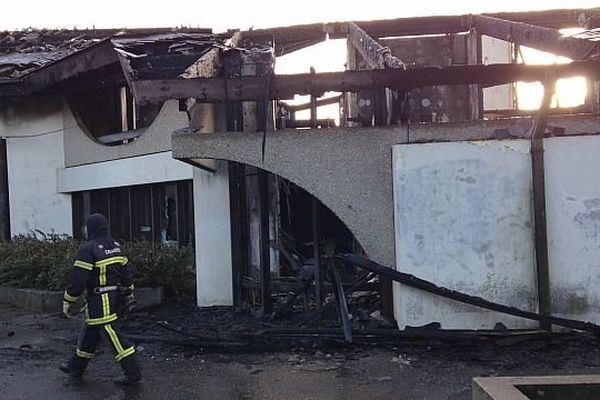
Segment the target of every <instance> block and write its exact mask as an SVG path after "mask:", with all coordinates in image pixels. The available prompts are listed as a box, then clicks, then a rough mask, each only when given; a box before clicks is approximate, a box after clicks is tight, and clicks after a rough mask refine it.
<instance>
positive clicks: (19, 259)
mask: <svg viewBox="0 0 600 400" xmlns="http://www.w3.org/2000/svg"><path fill="white" fill-rule="evenodd" d="M80 246H81V242H79V241H77V240H75V239H73V238H71V237H69V236H66V235H56V234H44V233H41V232H37V234H35V235H28V236H25V235H22V236H16V237H14V238H13V240H12V241H9V242H0V285H5V286H12V287H18V288H34V289H46V290H63V289H64V288H65V286H66V284H67V280H68V277H69V274H70V272H71V270H72V269H73V261H74V259H75V257H76V256H77V252H78V251H79V247H80ZM123 247H124V249H125V251H126V252H127V255H128V257H129V260H130V262H131V265H132V266H133V268H134V270H135V285H136V286H137V287H147V286H149V287H157V286H163V287H164V288H165V292H166V294H167V296H178V297H184V298H187V299H191V298H193V297H194V296H195V276H194V258H193V256H194V253H193V250H192V249H191V248H189V247H173V246H166V245H161V244H160V243H155V242H148V241H136V242H131V243H125V244H124V246H123Z"/></svg>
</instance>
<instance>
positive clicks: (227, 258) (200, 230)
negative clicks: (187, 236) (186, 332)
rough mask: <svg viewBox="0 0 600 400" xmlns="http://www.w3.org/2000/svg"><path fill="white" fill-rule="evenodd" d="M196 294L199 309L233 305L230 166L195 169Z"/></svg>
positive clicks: (218, 165)
mask: <svg viewBox="0 0 600 400" xmlns="http://www.w3.org/2000/svg"><path fill="white" fill-rule="evenodd" d="M194 220H195V221H194V223H195V228H196V288H197V289H196V290H197V302H198V305H199V306H214V305H232V304H233V286H232V264H231V227H230V214H229V174H228V170H227V164H226V163H224V162H219V163H217V172H215V173H212V172H207V171H204V170H202V169H200V168H194Z"/></svg>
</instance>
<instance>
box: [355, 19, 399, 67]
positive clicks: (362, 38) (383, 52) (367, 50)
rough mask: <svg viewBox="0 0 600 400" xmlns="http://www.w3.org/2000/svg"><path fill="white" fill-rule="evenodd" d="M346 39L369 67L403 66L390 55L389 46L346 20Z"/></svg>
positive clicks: (396, 58)
mask: <svg viewBox="0 0 600 400" xmlns="http://www.w3.org/2000/svg"><path fill="white" fill-rule="evenodd" d="M348 40H349V41H350V43H352V45H353V46H354V47H355V48H356V49H357V50H358V51H359V53H360V54H361V55H362V57H363V58H364V59H365V61H366V62H367V63H368V64H369V67H371V69H384V68H405V65H404V63H403V62H402V61H401V60H400V59H399V58H398V57H396V56H394V55H392V52H391V51H390V49H389V47H385V46H382V45H381V44H379V43H378V42H377V40H375V39H373V38H372V37H371V36H369V35H368V34H367V33H366V32H365V31H364V30H363V29H361V28H360V27H359V26H358V25H356V24H355V23H354V22H348Z"/></svg>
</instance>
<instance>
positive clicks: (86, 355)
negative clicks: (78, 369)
mask: <svg viewBox="0 0 600 400" xmlns="http://www.w3.org/2000/svg"><path fill="white" fill-rule="evenodd" d="M76 353H77V356H79V357H81V358H87V359H88V360H89V359H91V358H92V357H93V356H94V355H93V354H92V353H88V352H87V351H83V350H79V349H77V351H76Z"/></svg>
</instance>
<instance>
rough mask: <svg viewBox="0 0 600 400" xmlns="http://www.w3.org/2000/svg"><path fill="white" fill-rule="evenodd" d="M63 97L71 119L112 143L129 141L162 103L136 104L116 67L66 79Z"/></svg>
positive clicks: (119, 70)
mask: <svg viewBox="0 0 600 400" xmlns="http://www.w3.org/2000/svg"><path fill="white" fill-rule="evenodd" d="M70 87H71V89H72V90H71V91H70V93H69V95H68V96H67V101H68V103H69V106H70V108H71V111H72V112H73V115H74V117H75V120H76V121H77V123H78V124H79V126H80V127H81V129H83V131H84V132H85V133H86V134H87V135H88V136H90V137H91V138H92V139H94V140H95V141H97V142H99V143H101V144H104V145H107V146H116V145H121V144H127V143H131V142H132V141H134V140H136V139H137V138H138V137H139V136H140V135H141V134H142V133H143V128H147V127H149V126H150V125H151V124H152V123H153V122H154V120H155V119H156V117H157V116H158V113H159V112H160V110H161V108H162V105H163V103H158V104H145V105H139V104H137V102H136V101H135V98H134V97H133V95H132V93H131V90H130V89H129V87H128V86H127V84H126V82H125V78H124V76H123V72H122V71H121V69H120V68H116V67H110V68H109V67H107V68H106V69H104V70H102V71H99V72H96V73H95V74H94V75H91V73H88V74H84V76H82V77H80V78H77V80H75V81H73V82H71V83H70Z"/></svg>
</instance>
